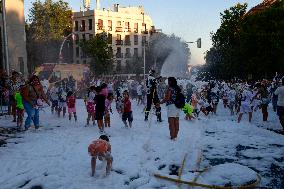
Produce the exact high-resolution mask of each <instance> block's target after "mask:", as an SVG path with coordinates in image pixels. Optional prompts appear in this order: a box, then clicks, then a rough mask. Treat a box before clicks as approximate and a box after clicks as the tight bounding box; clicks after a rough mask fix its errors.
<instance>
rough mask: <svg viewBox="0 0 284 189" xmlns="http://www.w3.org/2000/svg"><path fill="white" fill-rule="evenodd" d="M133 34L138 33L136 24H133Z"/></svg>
mask: <svg viewBox="0 0 284 189" xmlns="http://www.w3.org/2000/svg"><path fill="white" fill-rule="evenodd" d="M134 32H135V33H138V23H134Z"/></svg>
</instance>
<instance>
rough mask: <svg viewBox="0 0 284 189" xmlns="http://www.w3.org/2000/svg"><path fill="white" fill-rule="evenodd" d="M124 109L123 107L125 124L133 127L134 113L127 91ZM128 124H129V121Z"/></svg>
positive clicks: (124, 93)
mask: <svg viewBox="0 0 284 189" xmlns="http://www.w3.org/2000/svg"><path fill="white" fill-rule="evenodd" d="M123 97H124V99H123V109H122V111H123V112H122V121H123V123H124V125H125V127H126V128H128V126H129V127H130V128H131V127H132V121H133V115H132V110H131V101H130V99H129V94H128V92H127V91H124V92H123ZM126 121H128V124H129V125H127V122H126Z"/></svg>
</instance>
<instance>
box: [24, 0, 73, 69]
mask: <svg viewBox="0 0 284 189" xmlns="http://www.w3.org/2000/svg"><path fill="white" fill-rule="evenodd" d="M71 32H72V10H71V8H70V7H69V5H68V3H67V2H64V1H63V0H59V1H55V2H53V1H52V0H45V1H44V2H42V1H40V0H36V1H35V2H33V4H32V8H31V9H30V10H29V17H28V22H27V23H26V34H27V51H28V63H29V67H30V69H32V67H34V66H36V65H40V64H42V63H44V62H58V53H59V48H60V45H61V43H62V41H63V40H64V37H65V36H67V35H68V34H70V33H71ZM70 44H72V43H70ZM72 53H73V48H69V51H68V50H67V51H66V49H65V51H64V54H65V55H66V54H68V55H69V59H68V58H66V59H65V61H70V62H72V57H73V56H72ZM30 71H31V70H30Z"/></svg>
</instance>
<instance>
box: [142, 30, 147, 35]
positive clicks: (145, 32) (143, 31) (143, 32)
mask: <svg viewBox="0 0 284 189" xmlns="http://www.w3.org/2000/svg"><path fill="white" fill-rule="evenodd" d="M141 33H142V34H149V31H148V30H142V31H141Z"/></svg>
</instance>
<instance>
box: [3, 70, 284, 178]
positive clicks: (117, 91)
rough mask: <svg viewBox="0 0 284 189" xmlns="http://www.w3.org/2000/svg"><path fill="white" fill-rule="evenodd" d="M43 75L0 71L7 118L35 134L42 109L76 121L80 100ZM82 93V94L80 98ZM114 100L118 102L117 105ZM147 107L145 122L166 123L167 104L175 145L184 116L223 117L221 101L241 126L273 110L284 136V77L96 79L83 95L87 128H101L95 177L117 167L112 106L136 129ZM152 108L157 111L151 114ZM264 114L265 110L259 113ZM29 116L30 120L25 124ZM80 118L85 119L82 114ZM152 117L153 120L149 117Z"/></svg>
mask: <svg viewBox="0 0 284 189" xmlns="http://www.w3.org/2000/svg"><path fill="white" fill-rule="evenodd" d="M44 83H45V82H43V81H40V79H39V78H38V76H36V75H32V76H31V77H29V78H28V79H24V77H23V75H22V74H21V73H20V72H16V71H13V72H12V73H11V76H10V77H8V75H7V74H6V73H5V72H4V71H1V72H0V100H1V101H0V106H1V114H2V115H3V114H4V111H3V110H4V107H7V112H6V113H7V114H9V115H12V118H13V119H12V121H13V122H16V124H17V128H18V129H19V130H21V131H22V130H28V129H29V128H30V126H31V124H32V122H33V125H34V127H35V129H38V128H39V126H40V125H39V124H40V122H39V110H40V109H42V108H43V107H44V104H47V105H49V106H50V107H51V113H52V114H55V115H56V116H57V117H61V116H62V117H63V118H64V117H67V115H66V114H67V113H68V119H69V120H70V121H72V117H74V121H75V122H76V121H77V111H76V103H77V99H78V95H77V92H78V91H79V90H76V88H74V86H73V85H72V86H71V87H70V85H66V82H65V80H62V81H58V82H54V83H51V84H49V86H48V87H46V86H45V84H44ZM81 92H82V91H80V93H81ZM113 101H114V102H113ZM134 101H136V104H137V106H140V107H143V108H144V109H143V110H144V115H145V118H144V120H145V122H148V123H151V119H149V117H150V116H152V115H153V114H155V115H156V118H157V122H162V121H163V119H162V118H163V115H162V111H161V110H162V106H161V105H162V104H165V106H166V108H167V122H168V125H169V131H170V139H171V140H176V139H177V137H178V132H179V118H180V116H181V115H180V113H181V112H182V111H183V112H184V114H185V119H186V120H188V121H190V120H193V119H196V118H198V117H199V116H200V113H201V114H203V115H204V116H209V115H213V116H218V115H217V112H218V107H219V106H220V105H219V104H220V101H222V106H223V107H224V109H227V110H228V116H237V120H236V121H237V122H238V123H240V122H241V121H242V117H243V115H244V114H248V121H249V122H251V121H252V117H253V115H254V114H256V113H260V112H261V114H262V121H263V122H264V123H265V122H267V121H268V120H269V118H270V117H269V113H268V108H269V104H270V103H271V104H272V109H273V111H274V112H277V115H278V116H279V121H280V124H281V126H282V127H283V130H282V131H281V132H282V133H284V132H283V131H284V77H281V76H280V75H276V76H275V77H274V78H273V80H271V81H269V80H265V79H264V80H261V81H255V82H248V81H241V80H236V79H234V80H232V81H227V82H226V81H218V80H211V81H208V82H201V83H199V84H197V83H195V84H194V83H191V82H190V81H188V80H182V79H176V78H174V77H169V78H162V77H160V76H158V75H157V74H156V73H155V71H154V70H151V71H150V72H149V75H148V76H147V78H146V79H145V80H144V79H139V80H117V79H114V80H110V79H98V78H97V79H93V80H92V81H91V82H90V83H89V84H88V87H87V90H86V92H85V95H84V103H85V107H86V116H85V117H86V124H85V126H86V127H87V126H90V124H91V123H90V122H92V125H94V126H96V125H97V127H98V128H99V132H100V134H101V136H100V138H99V139H97V140H95V141H93V142H92V144H90V146H89V148H88V151H89V153H90V155H91V156H92V160H91V165H92V175H94V173H95V166H96V159H97V158H98V159H105V160H106V161H107V170H106V171H107V173H109V171H110V169H111V165H112V156H111V146H110V144H109V138H108V136H107V134H106V133H105V128H106V127H111V125H112V124H111V115H112V113H113V109H112V104H113V103H115V108H116V111H117V112H118V114H119V115H120V118H121V120H122V124H123V125H124V127H125V128H131V127H132V126H133V124H132V122H133V120H134V117H133V112H132V104H133V102H134ZM151 109H152V110H151ZM260 110H261V111H260ZM24 112H26V115H27V116H26V119H25V121H24ZM80 116H81V115H80ZM150 118H151V117H150Z"/></svg>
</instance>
